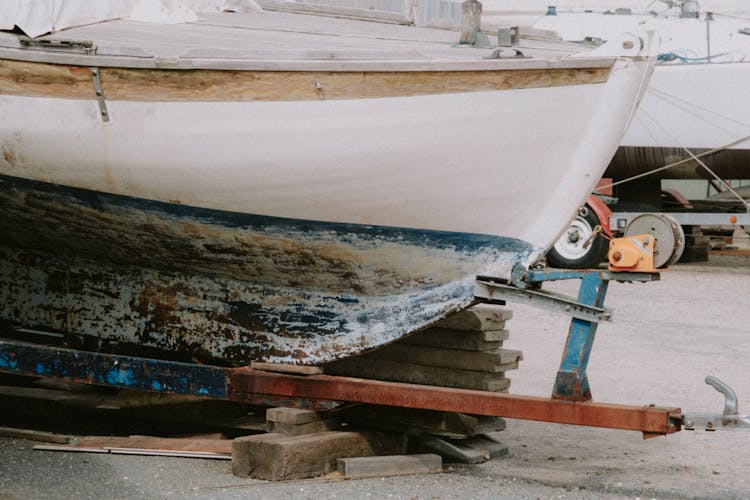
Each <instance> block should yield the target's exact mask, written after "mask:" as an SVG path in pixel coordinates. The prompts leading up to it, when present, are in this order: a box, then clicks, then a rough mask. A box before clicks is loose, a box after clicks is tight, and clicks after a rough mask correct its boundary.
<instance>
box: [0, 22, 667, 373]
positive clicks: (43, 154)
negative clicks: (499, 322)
mask: <svg viewBox="0 0 750 500" xmlns="http://www.w3.org/2000/svg"><path fill="white" fill-rule="evenodd" d="M277 18H278V19H286V20H288V21H290V22H292V24H294V23H296V24H297V25H299V24H300V23H301V21H300V19H299V18H292V17H291V16H287V17H284V16H278V17H277ZM212 19H213V21H212V22H214V23H219V22H220V21H221V20H222V19H221V18H212ZM243 19H245V21H248V22H261V23H263V22H265V23H269V24H273V23H272V21H273V19H274V18H272V17H270V16H266V15H265V14H264V15H263V16H257V18H242V17H232V18H230V21H231V22H232V23H234V22H235V21H237V22H239V21H242V20H243ZM315 22H317V23H319V25H318V26H317V27H316V30H321V31H323V30H331V32H332V34H331V35H326V36H323V35H320V36H319V38H320V39H321V40H318V41H320V42H321V43H323V42H328V41H330V40H337V41H338V44H339V46H340V47H339V48H341V47H343V48H342V49H341V50H340V51H336V52H330V53H329V52H325V53H324V54H336V57H337V58H341V59H339V60H334V61H328V60H320V59H316V58H318V57H320V54H321V53H322V52H315V53H314V54H312V55H311V54H307V57H308V60H304V61H297V60H292V59H283V60H280V59H279V60H266V59H257V60H256V59H244V60H242V59H234V58H221V57H214V58H208V59H196V60H192V59H190V58H188V57H185V58H177V59H176V60H173V61H171V62H170V61H167V62H166V63H164V64H166V65H167V66H169V68H170V69H164V68H163V67H162V66H160V65H161V64H162V62H163V61H161V60H157V59H155V58H147V57H131V56H119V55H117V54H118V53H119V52H118V51H120V50H121V48H119V46H114V45H110V46H106V45H103V46H102V47H99V48H98V49H97V50H98V52H97V54H96V55H95V56H93V55H92V56H91V57H90V54H85V53H83V54H82V53H77V52H75V51H73V52H71V53H65V54H62V53H53V52H45V51H43V50H39V51H37V50H33V49H32V50H26V49H24V48H13V47H8V46H9V45H12V42H13V40H11V41H10V42H8V41H7V40H6V41H4V40H3V36H2V34H0V45H2V43H5V44H6V48H5V49H2V48H1V47H0V65H2V64H4V65H5V66H4V67H5V68H9V69H8V70H7V71H6V75H8V76H4V75H3V74H0V90H1V91H0V150H1V151H2V154H0V188H1V189H0V234H4V235H7V238H5V239H4V240H3V241H0V328H3V327H4V325H5V324H10V325H11V327H15V328H18V327H19V326H20V327H23V328H24V329H25V330H29V329H31V330H52V331H55V332H60V333H62V334H63V335H64V336H65V338H66V339H67V340H68V341H70V342H74V341H75V339H77V338H78V337H82V338H83V339H84V341H92V340H93V341H95V342H97V345H104V344H107V343H110V344H111V348H112V349H116V348H119V347H118V346H120V347H121V346H123V345H129V346H135V347H138V348H153V349H158V350H160V352H164V351H168V352H171V353H179V354H180V355H182V356H187V357H191V358H192V357H199V358H207V359H221V360H223V361H225V362H231V363H237V364H247V363H248V362H250V361H253V360H263V361H283V362H292V363H324V362H327V361H331V360H333V359H337V358H341V357H345V356H349V355H353V354H356V353H359V352H362V351H365V350H367V349H372V348H374V347H377V346H379V345H382V344H385V343H387V342H391V341H394V340H396V339H398V338H401V337H403V336H404V335H407V334H409V333H411V332H414V331H416V330H419V329H421V328H424V327H426V326H428V325H430V324H432V323H434V322H435V321H437V320H439V319H441V318H443V317H445V316H446V315H447V314H450V313H451V312H454V311H457V310H460V309H462V308H465V307H467V306H469V305H470V304H471V303H472V302H473V301H474V300H475V299H474V287H475V282H476V277H477V275H489V276H493V277H496V278H500V279H510V277H511V275H512V271H514V270H518V269H519V268H521V271H522V270H523V268H524V267H528V266H529V265H530V264H532V263H533V262H535V261H536V260H537V259H538V258H539V257H540V256H541V255H542V254H543V252H544V251H545V250H546V248H547V247H549V246H550V245H551V243H552V242H553V241H555V239H556V238H557V236H558V233H559V232H560V231H561V230H562V229H563V228H564V227H565V226H566V225H567V223H568V222H569V219H570V218H571V216H572V215H573V214H574V212H575V210H576V207H577V206H578V205H579V204H580V203H581V202H582V201H583V200H584V199H585V197H586V196H587V194H588V192H589V190H590V189H591V188H592V187H593V185H594V183H595V182H596V180H597V179H598V178H599V177H600V176H601V174H602V172H603V170H604V168H605V167H606V165H607V162H608V161H609V160H610V158H611V157H612V155H613V153H614V151H615V149H616V148H617V145H618V144H619V142H620V141H621V140H622V137H623V133H624V130H625V129H626V127H627V125H628V122H629V120H630V118H631V117H632V115H633V112H634V108H635V105H636V102H637V100H638V98H639V97H640V95H641V94H642V91H643V88H644V86H645V83H644V82H645V81H647V79H648V77H649V76H650V72H651V69H652V68H653V63H654V58H653V51H654V43H653V42H652V40H651V39H644V40H642V39H640V38H638V37H636V36H635V35H625V36H624V38H623V39H621V40H618V41H617V43H616V44H615V47H614V50H612V47H611V46H610V47H604V48H603V50H601V51H597V53H595V54H593V55H592V56H590V57H582V56H576V57H569V58H562V59H560V58H557V59H551V60H550V59H543V58H541V57H540V52H536V51H535V50H536V49H534V48H533V47H530V48H528V49H527V48H526V47H524V48H523V50H525V51H527V52H528V53H529V54H534V55H533V56H532V57H531V58H530V59H511V60H507V59H492V60H485V59H482V56H483V55H490V54H491V53H492V51H491V50H485V51H476V49H473V48H464V49H457V48H453V47H451V46H450V45H448V44H446V43H444V42H443V40H442V39H443V37H444V36H445V32H438V33H437V34H435V33H425V32H419V31H408V30H409V28H403V27H393V26H389V27H387V31H388V33H389V34H388V36H389V37H393V36H395V34H394V33H395V32H396V31H397V30H401V31H399V33H401V34H400V36H402V37H404V38H409V39H410V37H412V36H420V37H424V38H425V39H427V38H428V35H429V36H430V37H433V38H434V39H435V40H437V41H435V42H434V43H433V44H432V45H431V46H430V45H429V44H427V42H426V41H419V42H418V43H415V46H418V47H419V48H420V49H422V50H424V51H425V52H424V53H423V54H417V56H419V57H421V59H419V60H413V59H404V60H388V59H387V58H388V57H392V55H393V52H391V51H390V49H389V52H382V53H378V54H379V55H377V57H380V58H385V59H383V60H380V59H377V60H367V61H363V60H354V61H350V60H349V59H347V58H351V57H353V56H352V55H351V52H346V50H348V47H349V45H350V44H364V42H363V39H360V37H359V36H352V37H351V39H347V38H346V36H343V35H341V34H340V33H341V32H345V33H351V32H355V33H359V32H358V31H356V30H360V29H365V28H368V29H372V27H369V26H366V27H363V25H356V26H353V25H350V24H346V23H344V21H340V20H339V21H331V23H332V24H331V26H328V24H327V23H324V22H322V21H321V20H320V19H317V20H316V21H315ZM118 26H119V25H118V24H117V23H114V29H116V28H117V27H118ZM126 26H129V25H127V23H126ZM212 26H213V25H212ZM253 26H254V25H253ZM105 28H106V26H105V27H102V28H101V29H99V30H98V31H97V29H96V27H93V28H90V29H89V30H88V31H86V30H84V32H85V33H88V34H84V35H85V36H88V35H91V36H92V37H94V36H95V37H97V40H99V39H104V37H105V36H106V35H107V30H106V29H105ZM203 28H205V26H204V27H200V26H199V27H198V28H195V31H196V32H201V30H202V29H203ZM82 29H83V28H82ZM135 29H144V28H143V26H140V25H138V26H136V27H135ZM212 29H213V28H212V27H210V28H206V30H207V31H203V32H202V33H203V34H202V36H204V37H206V40H211V39H212V36H213V34H214V32H213V31H212ZM309 30H310V28H309V27H307V26H305V29H304V30H303V31H304V32H303V33H302V34H299V37H298V38H296V39H294V40H293V41H294V42H295V43H296V42H299V41H300V40H302V41H305V42H308V41H309V38H308V34H309V33H308V31H309ZM353 30H354V31H353ZM158 31H159V32H158V33H156V34H153V33H152V35H153V36H154V37H156V39H157V40H158V37H160V36H162V35H163V33H162V30H158ZM230 32H231V33H233V34H237V33H240V35H241V36H244V37H251V38H252V37H258V36H260V38H261V39H260V40H259V41H258V40H256V42H257V43H261V42H265V38H266V37H276V36H280V35H279V32H278V29H277V28H276V27H273V28H266V31H265V32H262V30H258V29H257V28H255V27H252V28H250V29H247V30H245V31H239V30H236V29H235V27H234V25H232V28H231V30H230ZM73 33H74V34H75V33H77V32H76V31H75V30H73ZM176 33H177V35H181V33H180V32H179V30H176ZM259 33H260V35H259ZM324 35H325V33H324ZM381 35H382V33H381V31H376V32H375V33H374V35H373V36H374V39H378V40H381V39H382V38H383V36H381ZM316 36H317V35H316ZM347 36H349V35H347ZM6 38H7V37H6ZM177 38H178V39H180V40H182V37H181V36H178V37H177ZM316 40H317V39H316ZM365 41H368V40H365ZM190 42H191V43H196V44H199V42H200V40H197V41H196V40H195V39H194V38H191V40H190ZM368 43H369V41H368ZM401 43H402V42H398V44H401ZM154 45H155V46H157V47H160V46H161V45H160V44H158V43H157V44H152V45H151V46H150V47H151V48H153V46H154ZM238 45H239V44H238ZM387 45H392V46H395V45H397V43H395V42H392V41H388V44H387ZM425 47H426V48H425ZM225 48H226V47H220V49H221V50H219V53H220V55H222V56H226V55H227V52H226V51H225V50H224V49H225ZM334 48H336V47H334ZM563 49H565V47H563ZM569 49H570V47H567V49H566V50H569ZM122 50H123V51H124V50H125V49H122ZM127 50H129V51H134V49H133V48H132V47H130V48H128V49H127ZM191 50H192V49H191ZM253 50H254V49H253ZM561 50H562V49H561ZM105 52H107V53H106V54H105ZM282 52H283V51H282ZM284 53H285V54H287V55H288V53H287V52H284ZM571 53H572V51H571ZM8 54H10V55H12V56H15V57H17V59H13V57H9V58H7V60H3V55H5V56H7V55H8ZM61 54H62V55H61ZM436 54H437V55H440V54H443V55H442V56H441V57H437V55H436ZM370 55H371V56H372V55H373V53H370ZM408 55H409V57H413V56H414V54H413V53H411V52H410V53H409V54H408ZM618 56H622V57H619V58H618ZM414 57H415V56H414ZM324 59H325V58H324ZM19 60H20V62H19ZM8 61H10V62H8ZM95 63H96V64H99V65H100V66H101V67H102V68H103V69H102V70H101V72H100V71H99V69H91V68H90V67H91V66H94V65H95ZM105 63H106V64H105ZM129 63H132V64H129ZM193 64H197V65H199V66H200V67H199V69H197V70H196V69H195V68H192V69H190V68H191V67H192V65H193ZM201 65H202V66H201ZM81 66H83V67H81ZM86 66H89V67H88V68H87V67H86ZM0 67H3V66H0ZM94 75H101V82H102V87H103V89H104V90H103V94H104V101H105V102H106V107H107V114H106V118H108V120H103V119H102V115H101V111H102V108H101V106H102V103H100V102H98V101H97V99H96V96H95V95H94V93H93V89H94V88H95V87H94V82H92V80H91V78H94ZM94 81H96V80H94ZM40 82H41V83H40ZM50 82H52V83H50ZM185 82H187V83H185ZM269 82H270V83H269ZM319 82H322V83H320V84H319V85H318V83H319ZM217 88H219V91H218V92H217V90H216V89H217ZM279 88H281V89H282V91H279V90H278V89H279ZM248 96H249V97H248ZM251 99H252V100H251ZM110 344H107V345H110ZM105 348H106V347H105Z"/></svg>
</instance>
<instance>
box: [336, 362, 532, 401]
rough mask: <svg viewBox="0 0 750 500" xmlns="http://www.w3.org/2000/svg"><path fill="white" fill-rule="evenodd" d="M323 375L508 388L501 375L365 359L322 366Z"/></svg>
mask: <svg viewBox="0 0 750 500" xmlns="http://www.w3.org/2000/svg"><path fill="white" fill-rule="evenodd" d="M500 368H501V369H502V370H514V369H516V368H518V363H517V362H516V363H509V364H507V365H502V366H501V367H500ZM326 373H328V374H331V375H342V376H347V377H360V378H369V379H375V380H389V381H392V382H406V383H409V384H423V385H437V386H441V387H458V388H461V389H476V390H478V391H491V392H500V391H505V390H507V389H508V387H510V380H509V379H508V378H507V377H505V371H498V372H478V371H472V370H457V369H452V368H442V367H439V366H425V365H415V364H411V363H400V362H397V361H388V360H381V359H368V358H365V357H357V358H347V359H343V360H341V361H337V362H335V363H332V364H330V365H328V366H326Z"/></svg>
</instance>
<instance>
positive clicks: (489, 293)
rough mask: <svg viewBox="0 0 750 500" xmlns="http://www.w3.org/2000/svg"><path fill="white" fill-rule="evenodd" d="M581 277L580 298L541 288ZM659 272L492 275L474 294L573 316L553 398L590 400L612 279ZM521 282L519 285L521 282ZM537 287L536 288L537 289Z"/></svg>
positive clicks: (653, 275) (639, 278) (641, 277)
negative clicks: (592, 359)
mask: <svg viewBox="0 0 750 500" xmlns="http://www.w3.org/2000/svg"><path fill="white" fill-rule="evenodd" d="M569 279H580V280H581V286H580V288H579V290H578V297H577V299H572V298H570V297H565V296H561V295H557V294H553V293H550V292H544V291H542V290H539V289H538V288H539V287H541V285H542V283H544V282H545V281H559V280H569ZM658 279H659V274H658V273H622V272H619V273H618V272H610V271H599V270H582V271H571V270H562V269H555V270H546V271H530V272H528V273H527V274H526V275H525V276H523V278H522V281H519V282H517V281H514V283H513V284H512V285H509V284H506V283H500V282H494V281H491V280H489V279H479V280H477V289H476V291H475V296H476V297H477V298H478V299H479V300H486V301H490V302H492V301H498V300H519V299H522V300H525V301H527V302H529V303H530V304H531V305H534V306H537V307H542V308H545V309H551V310H554V311H558V312H562V313H565V314H568V315H570V316H572V319H571V322H570V328H569V329H568V340H567V342H566V343H565V350H564V352H563V356H562V361H561V363H560V369H559V370H558V372H557V377H556V379H555V386H554V388H553V390H552V398H553V399H564V400H569V401H590V400H591V390H590V388H589V381H588V378H587V377H586V367H587V366H588V362H589V356H590V355H591V348H592V347H593V345H594V337H595V336H596V329H597V326H598V325H599V321H609V320H610V319H611V313H610V311H609V310H608V309H605V308H604V299H605V297H606V295H607V288H608V286H609V282H610V281H621V282H622V281H626V282H633V281H637V282H645V281H657V280H658ZM519 285H520V286H519ZM535 288H536V289H535Z"/></svg>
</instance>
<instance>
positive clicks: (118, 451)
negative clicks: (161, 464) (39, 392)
mask: <svg viewBox="0 0 750 500" xmlns="http://www.w3.org/2000/svg"><path fill="white" fill-rule="evenodd" d="M34 449H35V450H41V451H67V452H74V453H111V454H113V455H150V456H159V457H183V458H211V459H218V460H231V459H232V455H231V454H229V453H212V452H201V451H178V450H157V449H150V448H86V447H83V446H60V445H36V446H34Z"/></svg>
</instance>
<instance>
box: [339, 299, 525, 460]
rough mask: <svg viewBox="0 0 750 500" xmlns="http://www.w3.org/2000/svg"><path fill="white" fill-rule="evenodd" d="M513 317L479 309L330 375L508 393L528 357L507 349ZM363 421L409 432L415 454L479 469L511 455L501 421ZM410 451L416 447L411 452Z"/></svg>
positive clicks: (415, 416)
mask: <svg viewBox="0 0 750 500" xmlns="http://www.w3.org/2000/svg"><path fill="white" fill-rule="evenodd" d="M511 317H512V312H511V311H510V310H508V309H505V308H503V307H501V306H497V305H486V304H482V305H477V306H474V307H472V308H469V309H466V310H464V311H461V312H459V313H456V314H454V315H452V316H449V317H448V318H446V319H444V320H442V321H441V322H439V323H437V324H436V325H434V326H433V327H431V328H428V329H426V330H423V331H421V332H418V333H416V334H414V335H411V336H409V337H407V338H405V339H402V340H400V341H398V342H395V343H393V344H390V345H388V346H385V347H383V348H381V349H378V350H376V351H372V352H370V353H367V354H364V355H362V356H358V357H354V358H347V359H344V360H341V361H337V362H335V363H332V364H330V365H327V366H326V367H325V372H326V373H328V374H331V375H342V376H350V377H360V378H369V379H376V380H389V381H393V382H405V383H412V384H427V385H436V386H442V387H457V388H461V389H475V390H480V391H491V392H507V391H508V388H509V387H510V379H509V378H508V377H507V376H506V373H507V372H508V371H510V370H515V369H517V368H518V363H519V361H521V359H522V354H521V351H517V350H512V349H504V348H503V342H504V341H505V340H507V338H508V330H507V329H506V328H505V326H506V322H507V321H508V320H510V319H511ZM354 413H359V414H358V421H359V422H361V423H364V424H366V425H370V426H373V427H377V428H381V429H389V430H396V429H402V430H404V431H406V432H407V433H408V434H409V435H410V445H411V443H414V444H415V446H414V447H413V449H414V450H418V451H428V452H434V453H438V454H440V455H442V456H443V457H445V458H447V459H449V460H452V461H460V462H468V463H478V462H483V461H485V460H488V459H490V458H495V457H498V456H502V455H505V454H507V452H508V449H507V447H506V446H505V445H503V444H502V443H501V442H500V439H499V435H498V433H497V431H501V430H503V429H505V421H504V420H503V419H502V418H499V417H483V416H475V415H465V414H461V413H447V412H430V411H424V410H410V409H407V408H387V407H374V406H368V407H364V408H362V410H361V411H359V412H357V411H356V409H355V411H354ZM410 447H411V446H410Z"/></svg>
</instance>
